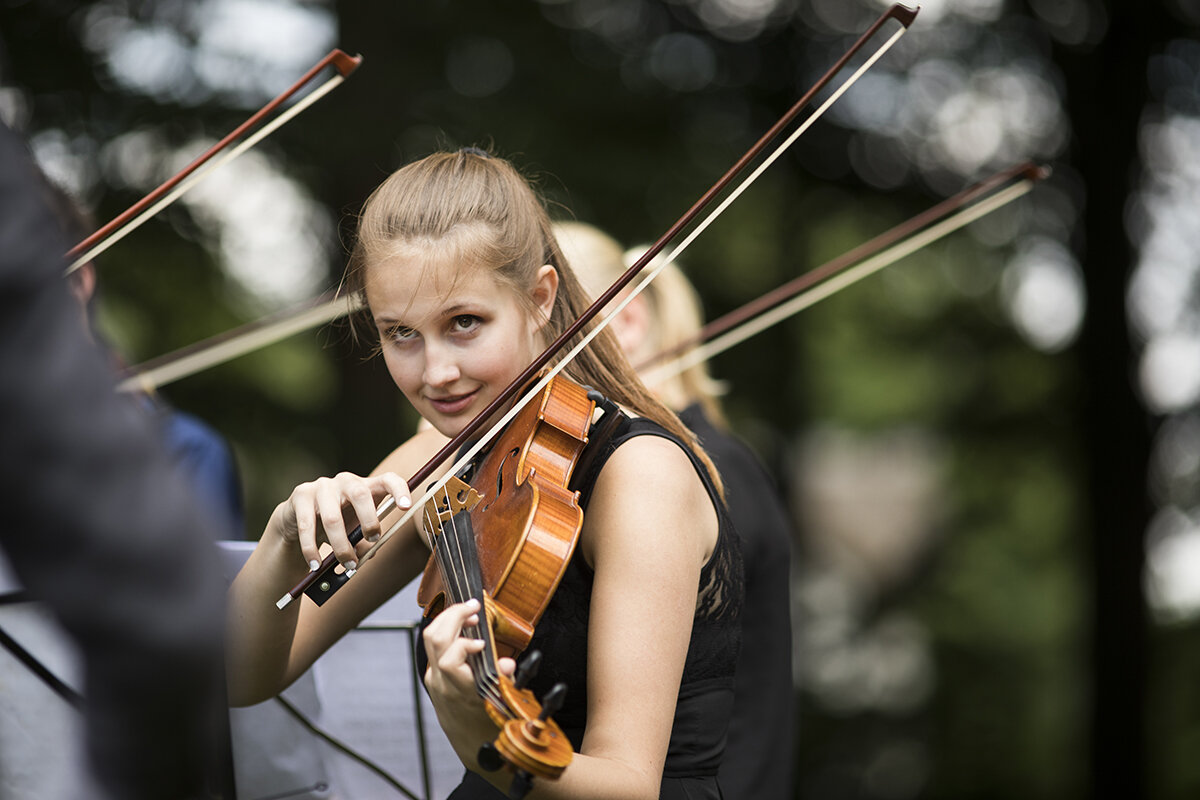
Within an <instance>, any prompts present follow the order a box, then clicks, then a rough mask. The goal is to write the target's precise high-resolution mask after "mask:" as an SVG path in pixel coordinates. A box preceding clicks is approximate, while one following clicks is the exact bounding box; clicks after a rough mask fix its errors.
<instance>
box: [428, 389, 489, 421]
mask: <svg viewBox="0 0 1200 800" xmlns="http://www.w3.org/2000/svg"><path fill="white" fill-rule="evenodd" d="M477 393H478V390H476V391H474V392H468V393H467V394H456V395H450V396H448V397H438V398H433V397H430V398H429V404H430V405H431V406H433V410H434V411H436V412H438V413H439V414H446V415H453V414H458V413H459V412H461V411H462V410H463V409H465V408H466V407H467V406H469V405H470V404H471V401H472V400H474V399H475V395H476V394H477Z"/></svg>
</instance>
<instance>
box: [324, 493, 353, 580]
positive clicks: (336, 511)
mask: <svg viewBox="0 0 1200 800" xmlns="http://www.w3.org/2000/svg"><path fill="white" fill-rule="evenodd" d="M343 499H344V498H343V496H342V492H341V490H340V488H339V484H338V482H337V481H334V480H330V479H328V478H323V479H321V480H320V481H317V486H316V505H317V515H318V517H319V519H320V521H321V527H322V528H323V529H324V531H325V540H326V541H328V542H329V545H330V546H331V547H332V548H333V552H334V553H335V554H336V555H337V560H338V561H340V562H341V564H342V566H344V567H345V568H346V569H355V568H357V567H358V561H357V556H356V554H355V552H354V548H353V547H352V546H351V545H350V539H349V538H348V537H347V536H346V523H345V518H344V516H343V511H342V504H343Z"/></svg>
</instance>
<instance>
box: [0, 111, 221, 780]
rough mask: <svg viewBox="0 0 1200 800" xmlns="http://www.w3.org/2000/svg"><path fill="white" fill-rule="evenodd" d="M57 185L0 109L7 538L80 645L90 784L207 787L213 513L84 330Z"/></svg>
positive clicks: (211, 726)
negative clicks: (52, 194) (53, 199)
mask: <svg viewBox="0 0 1200 800" xmlns="http://www.w3.org/2000/svg"><path fill="white" fill-rule="evenodd" d="M46 191H47V190H46V186H45V183H44V180H43V179H42V177H41V176H40V174H39V173H38V171H37V169H36V167H35V166H34V165H33V162H32V159H31V158H30V156H29V153H28V151H27V150H26V148H25V146H24V143H23V142H22V141H21V140H20V139H19V137H17V136H16V135H15V134H14V133H13V132H12V131H10V130H9V129H8V128H7V127H5V126H3V125H0V442H3V447H0V493H2V497H3V508H4V521H3V522H2V523H0V547H2V548H3V550H4V553H5V555H6V556H7V557H8V558H9V560H10V561H11V563H12V565H13V567H14V569H15V571H16V573H17V576H18V578H19V579H20V580H21V582H22V584H23V585H24V586H25V587H26V589H27V590H28V592H29V594H30V595H31V597H32V598H33V599H35V600H38V601H40V602H42V603H44V604H45V605H46V606H47V607H49V608H50V609H51V610H52V611H53V612H54V614H55V615H56V616H57V618H58V619H59V621H60V622H61V623H62V626H63V627H64V628H65V629H66V630H67V632H68V633H69V634H70V635H71V636H72V637H73V638H74V640H75V641H76V643H77V644H78V645H79V647H80V650H81V652H82V655H83V659H84V670H85V679H84V680H85V696H86V702H85V715H86V720H87V722H86V724H87V736H88V752H89V755H90V759H91V763H92V768H93V771H94V778H93V783H92V785H90V786H88V792H89V793H88V795H86V796H87V797H96V798H111V799H112V800H118V799H119V800H125V799H126V798H139V799H140V798H146V799H147V800H149V799H151V798H153V800H170V799H171V798H192V797H201V796H205V795H206V794H208V793H207V790H206V784H211V782H212V779H211V777H209V776H208V774H207V772H208V769H209V767H210V764H211V759H212V757H213V751H214V736H213V734H214V732H215V729H216V726H217V719H219V716H218V714H217V713H216V712H217V710H218V709H220V708H221V701H222V691H221V686H222V683H221V677H222V659H221V641H222V634H223V627H224V612H223V595H224V591H223V585H222V582H221V579H220V575H219V572H218V569H217V566H216V564H215V553H214V549H213V546H212V540H213V539H214V538H216V534H215V532H214V529H213V527H212V526H213V525H214V524H215V523H213V522H211V521H210V518H209V517H208V516H207V514H206V512H205V511H204V509H202V508H201V507H200V505H199V504H198V503H197V502H196V500H195V499H194V498H193V496H192V495H191V493H190V492H189V491H188V490H187V488H186V487H185V483H184V481H183V479H182V478H181V477H180V476H179V475H178V474H177V472H176V471H175V470H174V469H173V468H172V466H171V463H170V460H169V457H168V455H167V453H166V451H165V449H164V447H163V444H162V441H161V439H160V438H159V437H158V435H157V433H156V431H155V430H154V428H153V426H152V425H151V424H150V423H149V422H148V420H147V419H146V417H145V416H144V415H143V414H142V413H141V412H140V411H139V410H138V409H137V408H136V407H135V406H134V404H133V403H131V402H130V401H129V399H128V398H122V397H119V396H117V395H116V394H115V392H114V390H113V382H112V375H111V372H110V370H109V368H108V365H107V364H106V363H105V359H104V356H103V354H102V353H101V352H100V351H99V350H98V348H97V347H96V345H95V344H94V343H93V342H91V341H90V340H89V337H88V336H87V335H86V333H85V332H84V330H83V329H82V328H81V326H80V324H79V306H78V304H77V303H76V302H75V301H74V300H73V299H72V297H71V295H70V293H69V292H68V290H67V282H66V281H65V280H64V278H63V273H64V269H65V267H66V263H65V261H64V259H63V257H62V254H63V253H64V252H65V251H66V249H67V248H68V247H69V246H70V242H69V241H68V240H67V239H66V237H65V236H64V234H63V232H62V229H61V228H60V226H59V224H58V222H57V220H56V219H55V215H54V213H53V212H52V211H51V209H50V207H49V206H48V204H47V195H46Z"/></svg>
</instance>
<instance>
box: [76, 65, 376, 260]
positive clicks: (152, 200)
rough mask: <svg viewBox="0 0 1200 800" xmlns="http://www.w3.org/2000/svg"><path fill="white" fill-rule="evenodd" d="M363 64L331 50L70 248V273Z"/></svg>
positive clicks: (336, 85) (258, 140) (285, 121)
mask: <svg viewBox="0 0 1200 800" xmlns="http://www.w3.org/2000/svg"><path fill="white" fill-rule="evenodd" d="M361 63H362V56H351V55H347V54H346V53H344V52H343V51H341V50H337V49H334V50H331V51H330V52H329V54H328V55H326V56H325V57H324V58H322V59H321V60H320V61H319V62H317V64H316V65H315V66H314V67H313V68H312V69H310V70H309V71H308V72H306V73H304V75H303V76H301V78H300V80H298V81H296V82H295V83H294V84H292V85H291V86H290V87H289V88H288V89H286V90H284V92H283V93H281V94H280V95H279V96H278V97H276V98H275V99H274V100H272V101H271V102H269V103H267V104H266V105H265V106H263V107H262V108H260V109H259V110H258V111H256V112H255V113H254V114H253V115H251V117H250V118H249V119H247V120H246V121H245V122H243V123H242V124H241V125H239V126H238V127H236V128H234V129H233V130H232V131H230V133H229V134H228V135H227V136H226V137H225V138H224V139H222V140H221V141H219V142H217V143H216V144H215V145H213V146H212V147H210V148H209V149H208V150H206V151H205V152H204V153H203V154H201V155H200V156H199V157H198V158H196V159H195V160H194V161H192V163H190V164H188V165H187V166H186V167H184V168H183V169H182V170H180V171H179V172H178V173H176V174H175V175H174V176H173V177H171V178H169V179H168V180H166V181H165V182H163V184H162V185H161V186H159V187H158V188H157V189H155V190H154V191H152V192H150V193H149V194H148V195H146V196H145V197H143V198H142V199H141V200H139V201H137V202H136V203H134V204H133V205H132V206H130V207H129V208H127V209H126V210H125V211H124V212H122V213H121V214H120V215H119V216H117V217H115V218H114V219H113V220H112V221H110V222H109V223H108V224H107V225H105V226H104V227H102V228H100V230H98V231H96V232H95V233H93V234H92V235H91V236H89V237H87V238H86V239H84V240H83V241H82V242H80V243H79V244H77V245H75V246H74V247H72V248H71V249H70V250H68V251H67V258H68V259H69V260H70V264H69V265H68V266H67V274H68V275H70V274H71V273H72V272H74V271H75V270H77V269H79V268H80V267H82V266H83V265H84V264H86V263H88V262H89V261H91V260H92V259H94V258H95V257H96V256H98V255H100V254H101V253H103V252H104V251H105V250H107V249H108V248H109V247H112V246H113V245H114V244H116V243H117V242H119V241H120V240H121V239H123V238H125V236H127V235H128V234H130V233H132V232H133V231H134V230H136V229H137V228H138V227H140V226H141V225H142V223H144V222H145V221H146V220H148V219H150V218H151V217H153V216H154V215H155V214H157V213H158V212H160V211H162V210H163V209H164V208H166V207H167V206H169V205H170V204H171V203H173V202H175V201H176V200H178V199H179V198H180V197H181V196H182V195H183V194H184V193H185V192H187V191H188V190H189V189H191V188H192V187H193V186H195V185H196V184H197V183H199V182H200V181H202V180H203V179H204V178H205V177H206V176H207V175H209V174H210V173H211V172H212V171H213V170H214V169H216V168H218V167H220V166H222V165H223V164H227V163H229V162H230V161H232V160H233V159H235V158H237V157H238V156H240V155H241V154H242V153H244V152H246V151H247V150H249V149H250V148H251V147H254V146H255V145H256V144H258V143H259V142H260V141H262V140H263V139H265V138H266V137H267V136H270V135H271V134H272V133H274V132H275V131H276V130H278V129H279V128H281V127H283V126H284V125H285V124H287V123H288V122H289V121H291V120H292V119H293V118H294V117H296V116H297V115H298V114H300V112H302V111H304V109H306V108H308V107H309V106H311V105H312V104H313V103H315V102H317V101H318V100H320V99H321V98H322V97H324V96H325V95H327V94H328V93H329V92H331V91H333V90H334V89H336V88H337V87H338V86H340V85H341V84H342V83H343V82H344V81H345V80H346V78H347V77H349V76H350V73H352V72H354V70H356V69H358V65H359V64H361ZM327 67H333V69H334V75H333V76H332V77H330V78H329V79H328V80H326V81H325V82H324V83H322V84H320V85H319V86H317V87H316V88H315V89H313V90H312V91H311V92H309V93H308V94H306V95H305V96H304V97H302V98H301V99H300V100H299V101H297V102H296V103H295V104H294V105H292V106H290V107H289V108H288V109H286V110H285V111H283V112H282V113H281V114H279V115H278V116H277V117H275V118H274V119H272V120H270V121H269V122H267V123H266V124H263V125H262V127H261V128H259V129H258V130H256V131H255V132H254V133H252V134H250V135H249V136H247V137H246V138H245V139H244V140H242V141H241V142H240V143H239V144H238V145H237V146H236V147H233V148H231V149H229V151H228V152H226V153H224V154H223V155H221V156H220V158H217V155H218V154H219V153H221V151H223V150H225V149H226V148H229V147H230V145H232V144H233V143H234V142H235V141H237V140H238V139H240V138H241V137H242V136H244V135H245V134H246V133H247V132H248V131H250V130H251V129H252V128H254V127H255V126H257V125H259V124H260V123H262V122H263V120H264V119H266V118H267V117H268V116H269V115H270V114H271V113H272V112H274V111H275V110H276V109H277V108H279V107H280V106H281V105H283V104H284V103H285V102H287V101H288V99H290V98H291V97H293V96H294V95H295V94H296V93H297V92H299V91H300V90H301V89H303V88H304V87H305V86H307V85H308V84H310V83H311V82H312V81H313V79H314V78H316V77H317V75H319V74H320V73H321V72H322V71H324V70H325V69H326V68H327Z"/></svg>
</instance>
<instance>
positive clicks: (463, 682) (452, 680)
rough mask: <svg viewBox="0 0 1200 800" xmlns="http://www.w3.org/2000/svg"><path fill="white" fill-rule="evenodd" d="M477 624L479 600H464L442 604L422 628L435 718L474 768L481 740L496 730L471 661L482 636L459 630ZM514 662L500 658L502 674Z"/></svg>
mask: <svg viewBox="0 0 1200 800" xmlns="http://www.w3.org/2000/svg"><path fill="white" fill-rule="evenodd" d="M479 624H480V613H479V602H478V601H477V600H468V601H467V602H465V603H456V604H455V605H452V606H448V607H447V608H445V609H443V611H442V613H441V614H438V615H437V617H435V618H434V620H433V621H432V622H430V623H429V625H428V626H426V628H425V631H424V633H423V634H422V637H423V639H424V641H425V655H426V656H428V658H429V667H428V668H427V669H426V670H425V688H426V689H428V690H429V697H430V699H431V700H432V701H433V707H434V710H435V711H437V716H438V722H439V723H440V724H441V727H442V730H443V731H445V733H446V736H447V738H448V739H449V740H450V744H451V745H453V747H454V750H455V752H456V753H458V757H459V759H461V760H462V762H463V764H464V765H466V767H467V768H468V769H472V770H475V771H480V767H479V764H478V761H477V760H476V756H477V754H478V752H479V748H480V746H481V745H484V744H487V743H490V742H492V741H493V740H494V739H495V738H496V733H497V731H496V726H495V724H494V723H493V722H492V721H491V718H490V717H488V715H487V711H486V710H485V709H484V705H483V704H484V700H483V699H482V698H481V697H480V696H479V692H478V691H477V690H476V688H475V673H474V672H473V671H472V669H471V665H470V661H469V659H470V657H471V656H472V655H474V654H476V653H481V652H482V651H483V640H482V639H476V638H472V637H467V636H462V635H461V634H462V630H463V628H470V627H473V626H476V625H479ZM514 666H515V665H514V662H513V660H512V659H511V658H501V659H499V667H500V671H501V672H503V673H504V674H506V675H510V676H511V675H512V673H513V669H514Z"/></svg>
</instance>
